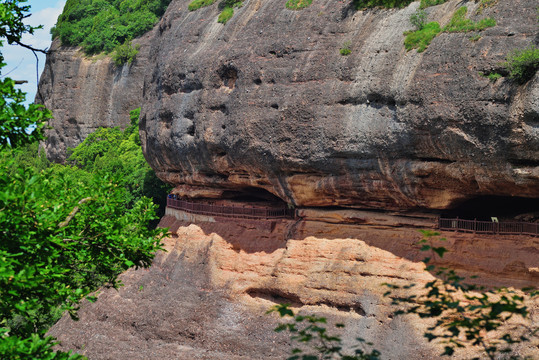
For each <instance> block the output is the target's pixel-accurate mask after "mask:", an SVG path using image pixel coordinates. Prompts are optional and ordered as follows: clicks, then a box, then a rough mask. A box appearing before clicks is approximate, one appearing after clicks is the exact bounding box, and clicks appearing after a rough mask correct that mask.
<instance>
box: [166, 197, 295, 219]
mask: <svg viewBox="0 0 539 360" xmlns="http://www.w3.org/2000/svg"><path fill="white" fill-rule="evenodd" d="M167 206H168V207H170V208H172V209H178V210H183V211H187V212H190V213H194V214H200V215H211V216H223V217H230V218H237V219H284V218H294V210H293V209H287V208H284V207H283V208H270V207H266V208H264V207H250V206H229V205H216V204H205V203H198V202H190V201H185V200H178V199H173V198H167Z"/></svg>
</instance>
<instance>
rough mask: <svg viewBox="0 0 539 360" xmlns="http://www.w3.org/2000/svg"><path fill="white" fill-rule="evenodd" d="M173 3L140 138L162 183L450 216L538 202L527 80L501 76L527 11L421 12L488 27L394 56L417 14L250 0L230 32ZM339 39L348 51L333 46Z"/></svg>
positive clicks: (213, 14) (506, 5)
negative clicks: (494, 201)
mask: <svg viewBox="0 0 539 360" xmlns="http://www.w3.org/2000/svg"><path fill="white" fill-rule="evenodd" d="M186 5H187V2H186V1H183V0H176V1H173V2H172V3H171V5H170V7H169V10H168V11H167V13H166V14H165V16H164V17H163V19H162V20H161V22H160V23H159V25H158V29H156V31H155V32H154V35H153V36H154V39H153V40H152V42H151V50H150V57H149V60H150V61H149V66H148V71H147V73H146V77H145V87H144V98H143V111H142V118H141V123H140V124H141V128H140V129H141V139H142V142H143V150H144V153H145V156H146V158H147V160H148V162H149V163H150V164H151V166H152V167H153V168H154V169H155V170H156V172H157V173H158V176H159V177H161V178H162V179H164V180H165V181H168V182H170V183H172V184H174V185H176V192H178V193H181V194H185V195H187V196H193V197H222V196H223V195H224V194H225V193H227V192H230V191H233V192H237V193H238V194H241V193H248V192H250V191H252V189H253V188H257V189H264V190H265V191H268V192H270V193H272V194H274V195H276V196H278V197H279V198H281V199H282V200H284V201H285V202H287V203H291V204H294V205H296V206H346V207H363V208H365V207H372V208H385V209H397V210H406V209H414V208H430V209H446V208H451V207H454V206H456V205H457V204H458V203H459V202H461V201H463V200H465V199H470V198H474V197H477V196H482V195H497V196H509V197H514V196H521V197H531V198H536V197H538V196H539V167H538V160H539V133H538V130H537V129H538V127H537V125H538V121H539V115H538V114H539V102H538V101H537V99H538V94H539V77H538V76H537V75H536V76H535V77H534V78H533V79H532V80H530V81H529V82H527V83H526V84H524V85H518V84H516V83H515V82H513V81H511V80H509V79H507V78H502V79H500V80H497V81H495V82H492V81H490V80H489V79H488V78H486V77H485V76H482V75H481V73H483V74H488V73H493V72H501V73H504V74H506V72H505V70H504V69H503V68H502V67H501V65H500V63H501V62H502V61H503V60H504V59H505V56H506V54H507V53H509V52H510V51H511V50H513V49H516V48H520V49H522V48H525V47H526V46H528V45H529V44H530V42H531V43H533V42H534V41H535V42H536V41H537V36H538V30H537V19H536V6H537V5H536V4H535V2H534V1H523V0H520V1H516V2H504V1H500V2H497V3H496V4H495V5H494V6H492V7H487V8H485V9H483V10H482V11H481V13H480V14H479V12H480V11H479V9H478V6H479V4H478V3H476V2H473V1H470V2H464V3H463V2H460V1H449V2H447V3H445V4H443V5H439V6H434V7H429V8H427V9H426V11H427V12H428V19H429V21H431V20H436V21H439V22H440V25H441V26H442V27H443V26H444V25H446V24H447V23H448V22H449V20H450V18H451V16H452V15H453V13H454V12H455V11H456V9H457V8H458V7H460V6H462V5H466V6H467V7H468V17H469V18H471V19H473V20H478V19H480V18H484V17H487V16H491V17H493V18H494V19H495V20H496V22H497V25H496V26H495V27H492V28H488V29H486V30H484V31H481V32H480V33H478V34H479V35H480V39H479V40H477V41H471V40H470V37H471V35H472V34H470V33H445V32H442V33H440V34H439V35H438V36H437V37H436V38H435V39H434V40H433V41H432V43H431V44H430V46H429V47H428V48H427V50H426V51H424V52H423V53H418V52H417V51H416V50H412V51H406V49H405V48H404V44H403V41H404V36H403V32H405V31H406V30H410V29H411V28H412V26H411V24H410V22H409V18H410V15H412V14H413V13H414V12H415V11H416V10H417V9H418V6H419V2H414V3H412V4H411V5H410V6H408V7H406V8H405V9H400V10H397V9H392V10H385V9H371V10H365V11H356V10H354V9H353V6H352V4H351V3H350V2H340V1H325V2H316V1H315V2H313V4H312V5H311V6H310V7H308V8H305V9H303V10H301V11H292V10H288V9H286V8H285V6H284V5H283V4H282V3H281V2H276V1H263V0H257V1H255V0H251V1H247V2H245V3H244V6H243V7H241V8H240V9H237V10H236V11H235V14H234V17H233V18H232V19H231V20H230V21H229V22H228V23H227V24H226V25H222V24H218V23H216V21H215V20H216V18H217V15H218V11H219V10H218V7H217V6H210V7H206V8H202V9H199V10H197V11H188V10H187V6H186ZM347 42H348V43H349V44H351V45H350V48H351V50H352V53H351V55H349V56H342V55H340V53H339V49H340V48H341V47H342V46H343V44H345V43H347Z"/></svg>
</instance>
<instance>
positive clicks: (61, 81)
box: [36, 35, 150, 162]
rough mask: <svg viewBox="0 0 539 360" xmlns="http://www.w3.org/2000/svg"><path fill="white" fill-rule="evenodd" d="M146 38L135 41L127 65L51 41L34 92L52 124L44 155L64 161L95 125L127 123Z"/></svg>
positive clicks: (136, 102) (137, 100)
mask: <svg viewBox="0 0 539 360" xmlns="http://www.w3.org/2000/svg"><path fill="white" fill-rule="evenodd" d="M149 39H150V38H149V36H148V35H147V36H144V37H142V38H139V39H137V40H136V41H134V43H139V44H141V45H142V46H141V50H140V52H139V53H138V55H137V58H136V60H135V61H134V62H133V63H132V64H131V65H125V66H122V67H118V66H115V65H114V63H113V62H112V60H111V58H110V57H108V56H103V55H98V56H95V57H92V58H87V57H85V56H84V54H83V53H82V52H81V51H80V50H79V49H78V48H66V47H63V46H60V42H59V40H55V41H54V42H53V44H52V46H51V50H50V52H49V54H48V55H47V62H46V64H45V69H44V71H43V74H42V75H41V78H40V81H39V90H38V93H37V95H36V102H37V103H41V104H44V105H45V106H46V107H47V108H49V109H51V110H52V112H53V115H54V119H52V120H51V121H50V122H49V125H50V126H51V127H52V128H51V129H48V130H47V131H46V132H45V134H46V136H47V140H46V141H45V142H44V147H45V150H46V153H47V157H48V158H49V159H51V160H53V161H56V162H62V161H64V160H65V158H66V153H67V150H68V149H69V148H74V147H76V146H77V145H78V144H80V143H81V142H82V141H84V139H85V138H86V136H88V134H90V133H92V132H94V131H95V130H96V129H97V128H98V127H115V126H119V127H122V128H124V127H125V126H127V125H129V123H130V120H129V112H130V111H131V110H133V109H135V108H137V107H139V106H140V105H141V98H142V91H143V88H142V85H143V84H142V82H143V76H144V68H145V67H146V64H147V62H148V41H149Z"/></svg>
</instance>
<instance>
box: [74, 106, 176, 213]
mask: <svg viewBox="0 0 539 360" xmlns="http://www.w3.org/2000/svg"><path fill="white" fill-rule="evenodd" d="M139 115H140V108H138V109H135V110H133V111H132V112H131V126H129V127H127V128H126V129H125V130H124V131H122V130H120V129H119V128H99V129H97V130H96V131H95V132H94V133H92V134H90V135H88V137H87V138H86V139H85V140H84V141H83V142H82V143H81V144H80V145H79V146H77V147H76V148H75V149H73V150H72V151H71V155H70V156H69V158H68V159H67V163H68V164H71V165H75V166H77V167H80V168H81V169H84V170H85V171H87V172H89V173H92V174H96V175H98V176H101V177H106V176H108V177H111V176H112V177H113V179H114V181H115V182H116V183H117V184H119V185H121V186H123V187H124V188H125V189H126V192H125V193H124V202H125V205H126V206H127V207H130V206H132V205H133V204H134V203H135V202H136V201H138V199H140V198H143V197H148V198H151V199H153V200H154V203H156V204H159V206H160V210H161V211H160V212H159V213H158V214H159V215H161V214H162V211H163V210H164V207H165V201H166V195H167V193H168V191H169V189H170V188H169V186H167V185H165V184H164V183H163V182H162V181H161V180H159V179H158V178H157V176H156V175H155V172H154V171H153V170H152V168H150V166H149V165H148V163H147V162H146V160H145V159H144V156H143V154H142V150H141V147H140V139H139V133H138V118H139Z"/></svg>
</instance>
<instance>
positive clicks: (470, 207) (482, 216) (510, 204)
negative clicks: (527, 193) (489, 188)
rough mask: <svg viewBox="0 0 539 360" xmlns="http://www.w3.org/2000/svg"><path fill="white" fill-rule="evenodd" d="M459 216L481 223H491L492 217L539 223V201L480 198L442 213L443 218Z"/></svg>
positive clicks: (509, 197)
mask: <svg viewBox="0 0 539 360" xmlns="http://www.w3.org/2000/svg"><path fill="white" fill-rule="evenodd" d="M457 216H458V217H459V218H462V219H470V220H473V219H477V220H480V221H490V220H491V217H497V218H498V220H500V221H501V220H506V221H538V220H539V201H538V199H533V198H524V197H517V196H480V197H476V198H474V199H470V200H466V201H464V202H462V203H460V204H458V205H457V206H456V207H455V208H453V209H451V210H446V211H445V212H444V213H442V217H451V218H454V217H457Z"/></svg>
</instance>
